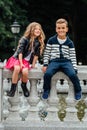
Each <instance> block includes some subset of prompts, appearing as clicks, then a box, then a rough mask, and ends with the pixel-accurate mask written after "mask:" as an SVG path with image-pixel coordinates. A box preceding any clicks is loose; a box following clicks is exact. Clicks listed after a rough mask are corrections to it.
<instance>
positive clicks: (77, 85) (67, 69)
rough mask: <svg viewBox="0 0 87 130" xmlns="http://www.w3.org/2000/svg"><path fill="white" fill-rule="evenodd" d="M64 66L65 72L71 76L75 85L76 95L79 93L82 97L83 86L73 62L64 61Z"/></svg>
mask: <svg viewBox="0 0 87 130" xmlns="http://www.w3.org/2000/svg"><path fill="white" fill-rule="evenodd" d="M62 67H63V72H64V73H65V74H66V75H67V76H68V77H69V78H70V80H71V81H72V83H73V85H74V90H75V96H76V94H77V95H79V96H80V97H81V86H80V82H79V78H78V76H77V74H76V72H75V70H74V68H73V66H72V64H71V62H66V63H63V65H62Z"/></svg>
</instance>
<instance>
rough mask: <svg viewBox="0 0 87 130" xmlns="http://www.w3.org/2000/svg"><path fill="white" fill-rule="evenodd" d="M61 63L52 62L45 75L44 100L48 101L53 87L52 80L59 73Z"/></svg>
mask: <svg viewBox="0 0 87 130" xmlns="http://www.w3.org/2000/svg"><path fill="white" fill-rule="evenodd" d="M58 69H59V63H58V62H51V63H50V64H49V66H48V68H47V70H46V72H45V74H44V84H43V89H44V92H43V95H42V97H43V98H44V99H47V98H48V96H49V93H50V89H51V88H50V87H51V78H52V76H53V75H54V74H55V73H56V72H57V71H58Z"/></svg>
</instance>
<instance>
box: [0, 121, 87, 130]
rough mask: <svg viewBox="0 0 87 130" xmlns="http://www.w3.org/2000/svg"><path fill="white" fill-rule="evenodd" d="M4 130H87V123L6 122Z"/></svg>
mask: <svg viewBox="0 0 87 130" xmlns="http://www.w3.org/2000/svg"><path fill="white" fill-rule="evenodd" d="M3 125H4V129H0V130H87V122H78V121H76V122H75V121H72V122H60V121H58V122H48V121H33V122H32V121H31V122H25V121H21V122H18V121H17V122H16V121H15V122H4V124H3Z"/></svg>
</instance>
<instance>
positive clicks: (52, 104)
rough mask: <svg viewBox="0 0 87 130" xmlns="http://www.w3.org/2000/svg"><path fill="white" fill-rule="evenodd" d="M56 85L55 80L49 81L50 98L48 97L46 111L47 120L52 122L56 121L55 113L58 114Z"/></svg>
mask: <svg viewBox="0 0 87 130" xmlns="http://www.w3.org/2000/svg"><path fill="white" fill-rule="evenodd" d="M56 83H57V80H55V79H52V81H51V91H50V96H49V99H48V104H49V107H48V109H47V111H48V116H47V119H48V120H53V118H54V120H55V121H58V115H57V112H58V102H59V98H58V96H57V89H56Z"/></svg>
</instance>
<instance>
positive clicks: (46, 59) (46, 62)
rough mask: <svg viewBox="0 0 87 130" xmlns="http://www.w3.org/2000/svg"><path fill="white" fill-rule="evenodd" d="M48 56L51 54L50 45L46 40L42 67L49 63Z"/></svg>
mask: <svg viewBox="0 0 87 130" xmlns="http://www.w3.org/2000/svg"><path fill="white" fill-rule="evenodd" d="M50 54H51V44H50V42H49V40H48V42H47V44H46V48H45V50H44V55H43V66H48V64H49V61H50Z"/></svg>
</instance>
